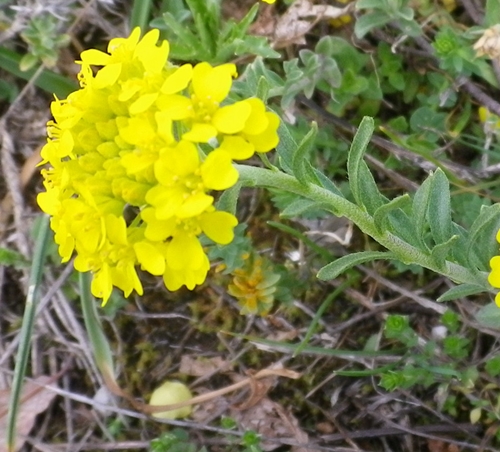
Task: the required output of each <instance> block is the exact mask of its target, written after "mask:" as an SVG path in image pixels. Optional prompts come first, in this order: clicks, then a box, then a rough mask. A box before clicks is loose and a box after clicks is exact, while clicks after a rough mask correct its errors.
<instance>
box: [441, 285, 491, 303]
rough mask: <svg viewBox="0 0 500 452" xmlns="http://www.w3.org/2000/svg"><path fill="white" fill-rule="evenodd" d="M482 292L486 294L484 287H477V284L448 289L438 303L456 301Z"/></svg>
mask: <svg viewBox="0 0 500 452" xmlns="http://www.w3.org/2000/svg"><path fill="white" fill-rule="evenodd" d="M481 292H484V287H481V286H476V285H475V284H459V285H458V286H455V287H452V288H451V289H448V290H447V291H446V292H445V293H444V294H443V295H441V296H440V297H439V298H438V299H437V301H439V302H443V301H451V300H456V299H457V298H462V297H468V296H469V295H475V294H477V293H481Z"/></svg>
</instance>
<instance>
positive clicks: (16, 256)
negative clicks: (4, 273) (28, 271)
mask: <svg viewBox="0 0 500 452" xmlns="http://www.w3.org/2000/svg"><path fill="white" fill-rule="evenodd" d="M0 265H2V266H4V265H5V266H7V267H9V266H12V267H15V268H22V267H29V265H30V264H29V262H28V261H27V260H26V259H25V257H24V256H23V255H22V254H21V253H18V252H17V251H13V250H9V249H8V248H3V247H1V246H0Z"/></svg>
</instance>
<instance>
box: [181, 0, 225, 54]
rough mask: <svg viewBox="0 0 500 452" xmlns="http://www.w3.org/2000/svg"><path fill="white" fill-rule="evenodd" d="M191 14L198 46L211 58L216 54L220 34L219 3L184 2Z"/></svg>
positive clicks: (199, 0) (212, 1)
mask: <svg viewBox="0 0 500 452" xmlns="http://www.w3.org/2000/svg"><path fill="white" fill-rule="evenodd" d="M186 3H187V5H188V6H189V9H190V10H191V12H192V14H193V19H194V23H195V26H196V31H197V32H198V36H199V39H200V44H201V45H202V47H203V48H204V50H205V51H206V52H207V53H208V54H210V55H211V56H215V54H216V50H217V48H216V42H217V36H218V34H219V32H220V21H219V18H220V4H219V3H220V2H218V1H215V0H186Z"/></svg>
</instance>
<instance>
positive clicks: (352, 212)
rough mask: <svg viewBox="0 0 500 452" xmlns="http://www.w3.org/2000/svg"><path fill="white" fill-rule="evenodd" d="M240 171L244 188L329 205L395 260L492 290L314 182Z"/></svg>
mask: <svg viewBox="0 0 500 452" xmlns="http://www.w3.org/2000/svg"><path fill="white" fill-rule="evenodd" d="M236 168H237V170H238V171H239V173H240V181H241V182H242V183H243V184H244V185H249V186H257V187H266V188H277V189H280V190H285V191H288V192H290V193H295V194H297V195H299V196H302V197H304V198H307V199H310V200H312V201H315V202H317V203H318V204H320V205H322V206H325V208H326V210H330V211H331V212H332V213H333V214H334V215H336V216H343V217H346V218H348V219H349V220H350V221H352V222H353V223H354V224H355V225H356V226H358V228H359V229H360V230H361V231H362V232H364V233H365V234H367V235H369V236H370V237H372V238H373V239H374V240H375V241H376V242H378V243H380V244H381V245H382V246H384V247H385V248H387V249H388V250H389V251H390V252H391V253H392V254H393V258H396V259H398V260H400V261H402V262H403V263H405V264H417V265H420V266H421V267H424V268H427V269H429V270H432V271H434V272H436V273H439V274H441V275H443V276H446V277H447V278H449V279H450V280H452V281H454V282H456V283H462V284H473V285H477V286H481V287H483V288H484V289H485V290H489V288H490V286H489V284H488V282H487V275H486V273H485V272H473V271H471V270H469V269H467V268H465V267H463V266H461V265H458V264H455V263H453V262H450V261H445V262H444V263H443V264H442V265H438V264H437V263H436V260H435V259H434V258H433V257H432V256H431V254H430V253H429V252H424V251H422V250H420V249H418V248H416V247H415V246H413V245H410V244H409V243H407V242H405V241H404V240H402V239H401V238H399V237H397V236H396V235H394V234H392V233H391V232H389V231H387V230H379V229H378V228H377V227H376V224H375V221H374V219H373V216H372V215H370V214H369V213H367V212H366V211H365V210H364V209H363V208H361V207H359V206H357V205H356V204H354V203H352V202H351V201H349V200H347V199H345V198H344V197H342V196H339V195H338V194H335V193H332V192H331V191H329V190H326V189H324V188H322V187H320V186H318V185H315V184H312V183H306V184H304V183H303V182H299V181H298V180H297V179H296V178H295V177H293V176H290V175H288V174H285V173H283V172H278V171H270V170H268V169H263V168H255V167H250V166H246V165H236ZM388 257H389V256H388Z"/></svg>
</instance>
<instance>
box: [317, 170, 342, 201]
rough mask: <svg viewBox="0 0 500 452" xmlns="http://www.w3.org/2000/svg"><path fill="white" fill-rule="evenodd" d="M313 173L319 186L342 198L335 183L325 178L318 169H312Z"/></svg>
mask: <svg viewBox="0 0 500 452" xmlns="http://www.w3.org/2000/svg"><path fill="white" fill-rule="evenodd" d="M314 172H315V174H316V178H317V179H318V181H319V183H320V186H321V187H323V188H325V189H326V190H328V191H330V192H332V193H333V194H335V195H337V196H340V197H341V198H344V195H343V194H342V192H341V191H340V189H339V188H338V187H337V186H336V185H335V183H334V182H333V181H332V180H331V179H329V178H328V177H327V176H325V175H324V174H323V173H322V172H321V171H320V170H319V169H317V168H314Z"/></svg>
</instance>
